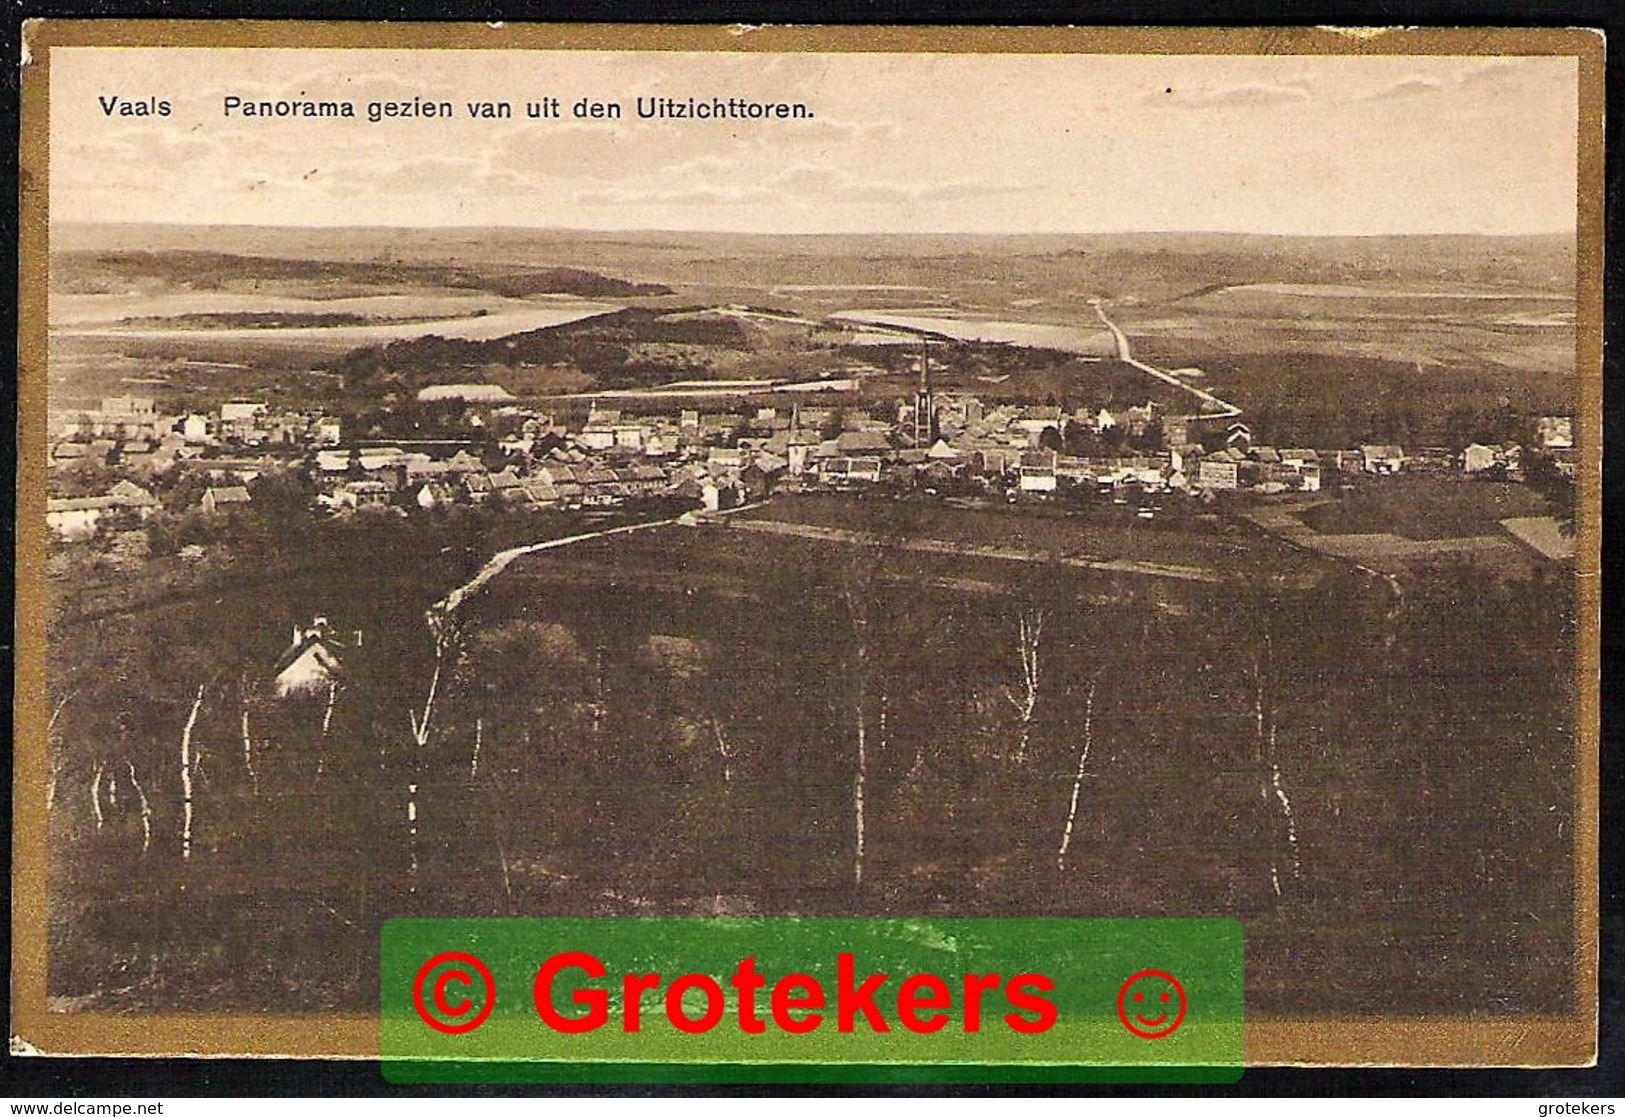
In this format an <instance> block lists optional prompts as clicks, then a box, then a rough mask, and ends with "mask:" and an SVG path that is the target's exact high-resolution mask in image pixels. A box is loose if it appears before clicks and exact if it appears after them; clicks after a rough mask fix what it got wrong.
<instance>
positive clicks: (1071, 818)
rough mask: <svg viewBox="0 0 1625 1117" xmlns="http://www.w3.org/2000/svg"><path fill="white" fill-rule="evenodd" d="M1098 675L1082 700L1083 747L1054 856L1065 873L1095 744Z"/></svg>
mask: <svg viewBox="0 0 1625 1117" xmlns="http://www.w3.org/2000/svg"><path fill="white" fill-rule="evenodd" d="M1099 682H1100V674H1099V672H1096V674H1095V677H1094V678H1092V679H1090V680H1089V693H1088V695H1087V696H1086V697H1085V698H1084V700H1083V747H1082V748H1081V749H1079V750H1078V770H1077V772H1076V773H1074V775H1073V777H1072V802H1071V804H1070V805H1068V807H1067V809H1066V827H1065V829H1063V830H1062V831H1061V848H1060V850H1059V851H1058V852H1057V853H1056V855H1055V867H1056V868H1057V869H1058V870H1060V871H1061V872H1063V873H1064V872H1066V853H1067V850H1068V849H1070V848H1071V847H1072V827H1073V824H1074V823H1075V822H1076V821H1077V818H1078V796H1079V794H1080V793H1081V792H1082V791H1083V771H1084V768H1085V767H1086V766H1087V765H1088V763H1089V749H1090V748H1091V747H1092V746H1093V745H1094V743H1095V687H1096V686H1097V685H1098V684H1099Z"/></svg>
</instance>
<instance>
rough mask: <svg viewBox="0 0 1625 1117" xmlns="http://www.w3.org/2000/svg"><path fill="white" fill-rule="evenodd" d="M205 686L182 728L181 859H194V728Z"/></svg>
mask: <svg viewBox="0 0 1625 1117" xmlns="http://www.w3.org/2000/svg"><path fill="white" fill-rule="evenodd" d="M203 690H204V688H203V687H201V686H200V687H198V688H197V697H196V698H194V699H193V700H192V712H191V713H190V714H188V715H187V718H186V728H185V729H183V730H181V812H182V814H181V860H183V861H190V860H191V859H192V766H193V757H192V730H193V728H194V727H195V726H196V725H197V715H198V711H199V710H201V709H203Z"/></svg>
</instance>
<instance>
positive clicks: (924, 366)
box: [914, 337, 937, 446]
mask: <svg viewBox="0 0 1625 1117" xmlns="http://www.w3.org/2000/svg"><path fill="white" fill-rule="evenodd" d="M936 424H937V416H936V403H935V402H934V401H933V400H932V398H931V339H930V338H926V337H922V338H921V339H920V387H919V390H918V391H917V392H916V393H915V395H914V445H916V446H928V445H930V444H931V443H932V442H934V441H935V440H936Z"/></svg>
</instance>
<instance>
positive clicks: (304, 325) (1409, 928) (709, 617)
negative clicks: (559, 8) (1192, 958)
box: [46, 79, 1583, 1017]
mask: <svg viewBox="0 0 1625 1117" xmlns="http://www.w3.org/2000/svg"><path fill="white" fill-rule="evenodd" d="M1430 80H1431V79H1430ZM1156 84H1157V85H1158V86H1159V87H1160V86H1161V84H1162V82H1161V80H1160V79H1159V80H1158V81H1157V82H1156ZM1169 93H1170V95H1172V94H1173V87H1172V86H1171V85H1170V86H1169ZM1205 103H1206V102H1201V103H1200V104H1205ZM1351 103H1358V104H1359V105H1364V104H1366V101H1364V100H1358V99H1355V98H1351ZM1350 111H1351V112H1352V111H1354V110H1352V109H1351V110H1350ZM1359 111H1365V110H1364V109H1363V108H1362V109H1360V110H1359ZM650 158H651V159H653V158H655V156H650ZM299 165H300V166H303V164H299ZM315 173H316V172H314V171H313V172H311V174H315ZM1045 173H1048V172H1047V171H1046V172H1045ZM1565 174H1568V175H1570V177H1569V178H1564V177H1563V176H1562V175H1559V176H1558V184H1559V186H1561V185H1562V184H1563V183H1564V182H1569V183H1572V172H1571V171H1565ZM294 177H297V176H294ZM305 177H306V178H307V179H308V178H309V177H310V176H309V175H306V176H305ZM290 181H291V180H290ZM182 189H193V187H192V186H190V185H188V186H185V187H182ZM1570 190H1571V193H1570V196H1569V197H1568V199H1567V201H1566V202H1565V203H1564V204H1568V205H1572V185H1571V186H1570ZM837 193H838V191H837ZM1558 193H1559V194H1561V190H1559V191H1558ZM66 196H67V195H64V197H66ZM706 204H707V205H708V206H710V205H711V203H709V202H708V203H706ZM945 204H950V205H958V204H960V203H959V202H957V201H955V200H954V198H953V196H950V197H949V198H948V201H947V203H945ZM1102 204H1103V205H1104V204H1105V203H1102ZM1124 204H1127V203H1124ZM1191 204H1192V205H1194V204H1195V203H1191ZM1328 204H1330V203H1328ZM111 208H112V209H113V210H117V212H118V213H119V214H121V215H124V216H129V214H128V213H127V212H126V211H124V210H118V209H117V207H111ZM79 212H81V211H79V210H72V211H64V213H62V214H59V215H56V216H55V217H54V218H53V224H52V229H51V255H50V328H49V352H48V358H49V360H48V379H49V414H48V418H47V425H48V439H47V446H48V454H49V459H48V474H49V494H48V495H49V500H48V505H47V511H46V519H47V523H46V528H47V531H46V535H47V567H48V569H47V575H48V586H49V589H48V600H49V645H48V648H49V650H48V665H47V666H48V676H49V692H48V695H47V715H48V736H49V744H48V748H49V771H50V782H49V786H48V788H47V802H48V804H49V828H50V839H49V840H50V846H49V853H50V863H49V898H50V910H49V913H48V914H49V949H50V969H49V975H48V989H49V993H50V997H51V1006H52V1008H53V1009H54V1010H56V1011H62V1012H121V1013H127V1012H155V1011H202V1010H208V1011H264V1012H305V1013H308V1012H348V1013H353V1014H363V1013H365V1012H367V1011H368V1010H369V1008H375V1006H376V1004H377V998H378V988H377V983H378V976H377V966H378V955H377V949H378V948H377V942H378V933H379V928H380V926H381V924H382V922H383V921H384V920H386V919H388V918H391V917H394V916H401V915H458V916H485V915H489V916H509V915H514V916H557V915H573V916H652V915H715V916H753V915H797V914H801V915H837V914H851V915H909V916H920V917H931V916H950V915H952V916H964V915H972V916H976V915H987V916H994V915H1055V916H1063V915H1064V916H1226V917H1235V918H1239V919H1241V920H1242V921H1243V922H1244V925H1245V928H1246V935H1247V967H1248V969H1247V980H1248V1010H1249V1013H1250V1014H1251V1013H1256V1014H1258V1015H1259V1016H1262V1017H1269V1016H1272V1015H1274V1016H1296V1017H1305V1016H1317V1015H1321V1016H1341V1017H1347V1016H1350V1015H1353V1016H1360V1015H1372V1014H1386V1013H1392V1012H1395V1011H1401V1010H1400V1009H1396V999H1401V1000H1404V1001H1405V1003H1406V1004H1414V1005H1415V1006H1416V1010H1417V1012H1419V1013H1421V1014H1423V1015H1426V1014H1429V1013H1434V1014H1445V1015H1452V1014H1463V1013H1470V1014H1495V1013H1504V1014H1513V1015H1529V1014H1561V1013H1565V1012H1568V1011H1570V1010H1571V1009H1572V1003H1571V1000H1572V997H1573V989H1574V977H1573V974H1574V971H1573V968H1572V967H1573V965H1574V957H1575V956H1574V951H1573V945H1572V944H1573V942H1574V939H1575V935H1576V928H1575V921H1574V912H1575V896H1576V888H1577V884H1576V881H1575V878H1574V872H1573V868H1574V853H1573V850H1574V842H1575V840H1576V835H1575V827H1576V817H1575V816H1576V799H1575V793H1574V787H1575V781H1576V771H1577V764H1578V760H1579V757H1578V752H1577V749H1578V745H1577V723H1576V717H1577V714H1576V702H1577V694H1576V686H1577V676H1576V666H1575V665H1576V660H1577V635H1576V626H1577V615H1576V605H1575V552H1576V543H1575V540H1576V532H1575V523H1576V498H1575V492H1576V473H1577V459H1576V442H1577V436H1581V435H1582V431H1581V422H1580V419H1579V417H1578V415H1577V409H1578V398H1579V389H1578V384H1577V377H1576V358H1575V352H1576V323H1575V311H1576V305H1575V300H1576V281H1575V275H1576V245H1575V240H1574V237H1573V235H1572V233H1571V232H1567V231H1564V232H1538V231H1537V232H1523V231H1518V230H1516V229H1507V228H1502V227H1501V226H1499V225H1497V224H1496V223H1495V222H1492V221H1488V220H1487V219H1486V224H1487V225H1488V226H1489V229H1488V231H1485V232H1463V231H1460V230H1458V229H1455V228H1454V227H1447V229H1446V231H1445V232H1427V231H1419V230H1416V229H1400V230H1399V231H1386V232H1384V231H1372V230H1369V229H1361V230H1359V235H1353V234H1349V233H1343V232H1337V231H1335V230H1336V229H1337V228H1338V227H1337V226H1336V225H1335V224H1328V227H1329V228H1331V229H1332V230H1333V232H1328V233H1326V234H1324V235H1311V234H1309V233H1305V232H1302V231H1294V230H1292V229H1287V230H1284V231H1282V232H1279V233H1268V232H1267V231H1261V232H1245V231H1237V232H1205V233H1175V232H1157V231H1128V232H1066V231H1061V232H1029V231H1024V230H1025V226H1023V225H1021V224H1019V223H1012V222H1008V221H1005V220H1004V219H1003V218H1000V219H997V220H995V219H994V218H992V217H990V218H989V219H988V221H987V222H986V223H987V224H991V225H993V226H999V225H1000V222H1001V221H1003V222H1004V225H1003V227H1005V228H1010V229H1012V230H1014V231H1005V232H1000V231H959V232H952V233H937V232H930V231H918V230H915V229H914V228H913V222H914V220H915V219H914V218H910V219H909V220H908V221H904V220H903V219H902V218H901V217H899V218H898V220H897V223H896V225H895V226H893V227H892V228H890V229H888V230H887V231H883V232H871V233H864V232H860V231H842V230H834V231H824V232H816V233H815V232H807V231H797V230H798V227H796V226H791V227H790V228H789V229H787V231H784V232H771V231H760V230H758V229H757V228H756V227H755V226H756V224H757V222H752V221H745V220H743V218H740V217H739V215H738V214H737V213H735V211H732V210H729V211H727V212H725V213H724V212H722V211H721V210H718V209H717V208H716V207H714V206H713V207H712V208H711V209H708V210H707V211H706V212H707V213H710V214H712V215H713V216H715V215H716V214H718V213H720V214H721V216H715V222H714V223H716V224H720V225H726V224H727V223H728V222H730V221H734V220H736V219H737V220H738V231H729V230H727V229H708V231H647V230H650V229H655V228H660V227H661V226H660V225H659V224H656V223H654V217H651V216H650V213H651V211H643V210H640V211H638V212H637V213H630V212H629V214H628V216H627V217H626V218H625V221H624V223H623V224H622V225H621V226H619V227H616V228H612V229H599V230H597V231H570V230H568V229H564V228H544V227H540V226H541V225H542V224H543V223H542V222H537V223H536V224H533V225H529V226H525V227H519V226H515V225H509V224H503V223H501V222H498V221H493V222H492V223H491V224H490V225H488V226H471V225H468V224H467V223H466V222H464V223H462V224H459V225H455V226H454V225H453V224H451V223H442V224H436V223H433V222H422V221H420V222H416V223H405V222H400V223H388V224H377V223H369V222H367V221H365V220H359V219H358V220H354V221H352V222H350V223H348V224H345V225H343V226H334V225H333V224H332V223H330V222H329V223H327V226H326V227H320V228H318V227H313V226H312V225H310V224H305V223H301V222H299V221H297V220H292V219H279V220H257V219H256V214H257V213H259V211H256V210H254V209H253V208H252V207H247V208H244V209H243V210H242V211H241V213H240V214H239V216H241V217H242V220H239V221H236V222H227V221H224V220H221V221H219V222H209V223H205V222H202V221H198V222H197V223H193V224H180V223H177V220H178V219H177V220H171V221H167V222H164V221H156V220H150V219H149V220H136V219H134V218H133V217H132V218H131V219H128V220H125V219H119V220H114V219H111V218H109V219H106V220H94V221H93V220H70V219H69V218H70V217H73V216H74V214H76V213H79ZM85 212H88V210H86V211H85ZM221 212H224V211H221ZM740 212H743V211H740ZM898 212H899V213H903V212H904V210H903V209H902V208H899V210H898ZM909 212H912V211H909ZM1122 212H1128V211H1127V210H1124V211H1122ZM1193 212H1194V211H1193ZM263 216H264V215H263V214H260V217H262V218H263ZM655 216H658V215H655ZM926 217H927V218H929V217H930V214H927V215H926ZM1109 217H1110V215H1107V216H1106V217H1103V218H1101V220H1107V219H1108V218H1109ZM640 218H648V220H640ZM189 219H190V218H189ZM922 220H923V219H922ZM1147 220H1148V221H1149V220H1152V219H1151V218H1147ZM1192 223H1193V224H1199V223H1200V220H1199V219H1198V218H1196V217H1193V218H1192ZM1080 224H1082V225H1085V226H1087V225H1089V224H1091V223H1090V222H1081V223H1080ZM1124 224H1125V226H1127V222H1126V221H1125V222H1124ZM1322 224H1327V223H1326V222H1323V223H1322ZM677 227H678V226H677V225H676V224H675V223H673V225H672V228H673V229H675V228H677ZM945 227H949V226H945ZM959 227H960V228H966V227H967V226H965V225H961V226H959ZM1127 227H1132V226H1127ZM1581 441H1583V437H1582V438H1581Z"/></svg>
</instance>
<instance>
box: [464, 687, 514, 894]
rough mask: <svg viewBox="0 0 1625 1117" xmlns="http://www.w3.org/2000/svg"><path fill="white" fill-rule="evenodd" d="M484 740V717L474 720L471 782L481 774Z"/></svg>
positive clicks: (470, 769) (470, 765)
mask: <svg viewBox="0 0 1625 1117" xmlns="http://www.w3.org/2000/svg"><path fill="white" fill-rule="evenodd" d="M484 739H485V719H484V718H483V717H476V718H475V719H474V755H473V756H471V757H469V759H468V778H469V779H471V780H473V779H478V778H479V774H480V745H481V743H482V742H483V741H484ZM503 871H504V872H506V871H507V868H506V865H504V868H503Z"/></svg>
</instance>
